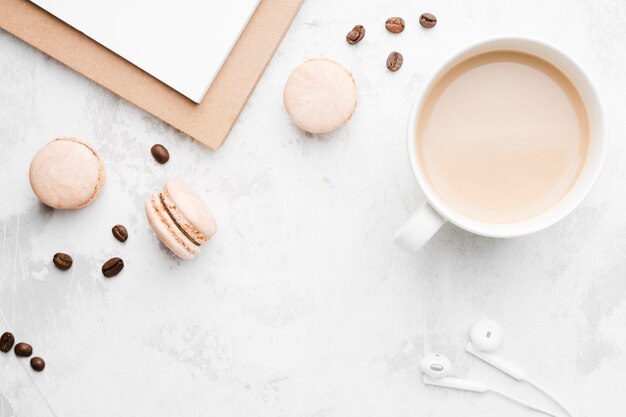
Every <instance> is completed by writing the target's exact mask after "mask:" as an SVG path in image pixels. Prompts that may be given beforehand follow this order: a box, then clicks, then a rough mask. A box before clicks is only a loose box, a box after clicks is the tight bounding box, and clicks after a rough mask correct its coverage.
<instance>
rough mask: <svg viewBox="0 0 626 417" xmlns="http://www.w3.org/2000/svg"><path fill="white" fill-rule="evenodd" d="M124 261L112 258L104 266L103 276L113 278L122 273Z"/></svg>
mask: <svg viewBox="0 0 626 417" xmlns="http://www.w3.org/2000/svg"><path fill="white" fill-rule="evenodd" d="M122 269H124V261H123V260H122V258H111V259H109V260H108V261H106V262H105V263H104V265H102V275H104V276H105V277H107V278H111V277H114V276H116V275H117V274H119V273H120V272H122Z"/></svg>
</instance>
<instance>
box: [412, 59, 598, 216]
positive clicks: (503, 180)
mask: <svg viewBox="0 0 626 417" xmlns="http://www.w3.org/2000/svg"><path fill="white" fill-rule="evenodd" d="M588 147H589V121H588V117H587V112H586V109H585V105H584V103H583V100H582V98H581V97H580V95H579V93H578V91H577V90H576V88H575V87H574V85H573V84H572V83H571V81H570V80H569V79H568V78H567V77H566V76H565V75H564V74H563V73H562V72H561V71H559V70H558V69H557V68H555V67H554V66H553V65H551V64H550V63H548V62H546V61H544V60H543V59H541V58H538V57H535V56H532V55H527V54H524V53H519V52H509V51H497V52H489V53H484V54H481V55H477V56H475V57H472V58H469V59H467V60H465V61H463V62H461V63H460V64H458V65H456V66H454V67H453V68H452V69H451V70H450V71H448V72H447V73H445V74H444V75H443V76H442V77H440V78H439V80H438V81H436V83H435V84H434V86H433V87H432V88H431V90H430V91H429V93H428V95H427V97H426V99H425V101H424V104H423V107H422V110H421V113H420V115H419V118H418V126H417V152H418V157H419V161H420V164H421V166H422V167H423V170H424V174H425V177H426V179H427V180H428V182H429V183H430V184H431V186H432V188H433V189H434V190H435V191H436V192H437V194H438V195H439V196H440V197H441V198H442V199H443V200H444V201H445V202H446V203H447V204H448V205H449V206H451V207H452V208H453V209H454V210H455V211H457V212H459V213H460V214H463V215H465V216H467V217H469V218H472V219H474V220H478V221H483V222H488V223H515V222H519V221H523V220H526V219H529V218H532V217H534V216H537V215H539V214H541V213H543V212H545V211H546V210H548V209H550V208H551V207H553V206H555V205H556V204H557V203H558V202H559V201H560V200H561V199H562V198H563V196H565V194H567V192H568V191H569V190H570V189H571V188H572V186H573V185H574V184H575V182H576V180H577V178H578V177H579V175H580V173H581V171H582V169H583V166H584V163H585V160H586V156H587V150H588Z"/></svg>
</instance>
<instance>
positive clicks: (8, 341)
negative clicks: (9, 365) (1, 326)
mask: <svg viewBox="0 0 626 417" xmlns="http://www.w3.org/2000/svg"><path fill="white" fill-rule="evenodd" d="M13 343H15V337H13V334H12V333H9V332H5V333H3V334H2V336H0V351H2V352H5V353H6V352H8V351H10V350H11V348H12V347H13Z"/></svg>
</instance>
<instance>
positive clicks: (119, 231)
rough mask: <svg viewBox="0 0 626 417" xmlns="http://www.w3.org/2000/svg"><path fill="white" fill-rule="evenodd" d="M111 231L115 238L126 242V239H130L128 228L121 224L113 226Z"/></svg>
mask: <svg viewBox="0 0 626 417" xmlns="http://www.w3.org/2000/svg"><path fill="white" fill-rule="evenodd" d="M111 232H112V233H113V236H115V238H116V239H117V240H119V241H120V242H126V239H128V230H126V228H125V227H124V226H123V225H121V224H116V225H115V226H113V229H111Z"/></svg>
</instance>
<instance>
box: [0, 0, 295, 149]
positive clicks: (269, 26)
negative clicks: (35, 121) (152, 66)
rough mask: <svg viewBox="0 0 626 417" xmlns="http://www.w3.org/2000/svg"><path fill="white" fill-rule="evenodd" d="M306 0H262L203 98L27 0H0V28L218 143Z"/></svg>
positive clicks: (205, 140)
mask: <svg viewBox="0 0 626 417" xmlns="http://www.w3.org/2000/svg"><path fill="white" fill-rule="evenodd" d="M302 1H303V0H262V1H261V2H260V3H259V6H258V7H257V9H256V10H255V12H254V14H253V16H252V17H251V18H250V21H249V22H248V25H247V26H246V28H245V29H244V31H243V32H242V34H241V36H240V37H239V40H238V41H237V43H236V44H235V46H234V47H233V50H232V52H231V53H230V55H229V56H228V58H227V59H226V62H224V65H223V66H222V69H221V70H220V71H219V73H218V74H217V76H216V77H215V80H214V81H213V83H212V84H211V86H210V87H209V91H208V92H207V93H206V95H205V97H204V99H203V100H202V102H201V103H200V104H196V103H194V102H193V101H191V100H189V99H187V98H186V97H184V96H183V95H181V94H179V93H178V92H176V91H175V90H173V89H172V88H170V87H168V86H167V85H165V84H164V83H162V82H161V81H159V80H157V79H156V78H154V77H153V76H151V75H149V74H147V73H146V72H144V71H143V70H141V69H140V68H138V67H136V66H135V65H133V64H131V63H130V62H128V61H127V60H125V59H124V58H121V57H120V56H119V55H117V54H116V53H114V52H112V51H110V50H109V49H107V48H105V47H103V46H102V45H100V44H98V43H97V42H95V41H94V40H93V39H91V38H89V37H88V36H86V35H85V34H83V33H81V32H79V31H78V30H76V29H75V28H73V27H72V26H70V25H68V24H66V23H64V22H63V21H61V20H59V19H58V18H56V17H55V16H53V15H51V14H50V13H48V12H46V11H45V10H43V9H41V8H40V7H39V6H37V5H35V4H34V3H31V2H30V1H28V0H0V28H2V29H4V30H6V31H7V32H9V33H11V34H13V35H14V36H16V37H18V38H20V39H22V40H23V41H25V42H27V43H29V44H31V45H32V46H34V47H35V48H38V49H40V50H41V51H43V52H44V53H46V54H48V55H49V56H51V57H52V58H54V59H56V60H58V61H60V62H62V63H63V64H65V65H67V66H68V67H70V68H72V69H73V70H75V71H77V72H79V73H81V74H82V75H84V76H85V77H87V78H89V79H91V80H93V81H95V82H96V83H98V84H100V85H102V86H103V87H105V88H108V89H109V90H111V91H112V92H113V93H115V94H117V95H119V96H120V97H122V98H124V99H126V100H128V101H129V102H131V103H133V104H135V105H137V106H138V107H140V108H142V109H143V110H145V111H146V112H148V113H150V114H152V115H154V116H155V117H158V118H159V119H161V120H163V121H164V122H166V123H169V124H170V125H171V126H173V127H175V128H177V129H179V130H180V131H182V132H184V133H186V134H187V135H189V136H191V137H192V138H194V139H196V140H198V141H199V142H202V143H204V144H205V145H207V146H208V147H210V148H212V149H218V148H219V147H220V146H221V145H222V143H223V142H224V141H225V140H226V138H227V137H228V134H229V132H230V130H231V129H232V127H233V125H234V124H235V122H236V121H237V118H238V117H239V114H240V113H241V111H242V109H243V108H244V106H245V104H246V102H247V100H248V97H250V95H251V94H252V91H253V90H254V87H255V86H256V84H257V82H258V81H259V79H260V78H261V75H262V74H263V71H264V70H265V68H266V67H267V64H268V63H269V61H270V59H271V58H272V55H274V51H276V48H277V47H278V45H279V44H280V41H281V39H282V38H283V36H284V35H285V32H286V31H287V29H288V28H289V25H290V24H291V22H292V20H293V18H294V17H295V15H296V13H297V12H298V9H299V8H300V6H301V4H302Z"/></svg>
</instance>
